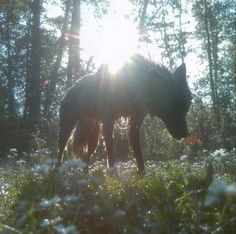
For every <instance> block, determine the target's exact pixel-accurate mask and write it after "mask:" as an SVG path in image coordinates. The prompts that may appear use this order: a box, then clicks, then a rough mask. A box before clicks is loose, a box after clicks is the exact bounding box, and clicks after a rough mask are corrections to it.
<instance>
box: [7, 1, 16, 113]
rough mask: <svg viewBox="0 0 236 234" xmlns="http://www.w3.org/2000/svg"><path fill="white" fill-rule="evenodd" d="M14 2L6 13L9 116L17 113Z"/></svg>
mask: <svg viewBox="0 0 236 234" xmlns="http://www.w3.org/2000/svg"><path fill="white" fill-rule="evenodd" d="M11 8H12V4H11V3H10V4H9V7H8V8H7V13H6V14H7V15H6V46H7V88H8V103H7V104H8V114H9V117H14V116H15V115H16V103H15V97H14V87H15V80H14V77H13V75H12V69H13V66H12V65H13V64H12V52H11V50H12V47H11V25H10V24H11V23H10V21H11V12H12V9H11Z"/></svg>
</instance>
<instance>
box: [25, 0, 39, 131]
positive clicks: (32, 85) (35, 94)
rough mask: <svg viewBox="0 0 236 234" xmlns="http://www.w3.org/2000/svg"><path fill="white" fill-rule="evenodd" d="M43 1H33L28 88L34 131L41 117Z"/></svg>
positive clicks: (29, 114)
mask: <svg viewBox="0 0 236 234" xmlns="http://www.w3.org/2000/svg"><path fill="white" fill-rule="evenodd" d="M40 12H41V1H40V0H34V1H33V3H32V44H31V56H30V77H29V84H28V85H29V86H28V87H29V90H28V92H29V93H28V100H27V103H28V116H27V121H28V123H27V125H28V130H29V131H31V133H32V132H34V131H35V130H36V128H37V124H38V122H39V117H40V97H41V84H40V60H41V51H40V50H41V35H40Z"/></svg>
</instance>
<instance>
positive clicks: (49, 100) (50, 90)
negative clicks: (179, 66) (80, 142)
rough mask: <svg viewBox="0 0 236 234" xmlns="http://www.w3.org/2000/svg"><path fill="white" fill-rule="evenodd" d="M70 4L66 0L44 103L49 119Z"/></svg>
mask: <svg viewBox="0 0 236 234" xmlns="http://www.w3.org/2000/svg"><path fill="white" fill-rule="evenodd" d="M70 5H71V0H67V1H66V9H65V16H64V22H63V25H62V30H61V36H60V38H59V40H58V43H57V58H56V62H55V64H54V66H53V69H52V73H51V79H50V82H49V86H48V89H47V93H46V100H45V103H44V115H45V116H46V118H47V119H48V120H50V118H51V110H50V107H51V104H52V101H53V95H54V93H55V89H56V84H57V81H58V78H57V77H58V70H59V68H60V65H61V60H62V56H63V50H64V47H65V36H66V31H67V25H68V18H69V10H70Z"/></svg>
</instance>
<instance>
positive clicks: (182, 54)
mask: <svg viewBox="0 0 236 234" xmlns="http://www.w3.org/2000/svg"><path fill="white" fill-rule="evenodd" d="M178 38H179V39H178V43H179V52H180V58H181V61H182V63H184V57H185V55H186V51H185V46H184V44H185V43H184V37H183V30H182V0H179V37H178Z"/></svg>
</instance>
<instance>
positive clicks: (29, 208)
mask: <svg viewBox="0 0 236 234" xmlns="http://www.w3.org/2000/svg"><path fill="white" fill-rule="evenodd" d="M39 155H41V159H40V160H38V158H39ZM49 156H50V155H49V152H37V157H36V156H35V155H32V157H34V163H32V164H26V162H25V161H24V160H21V161H16V162H15V163H12V164H10V163H9V162H8V163H7V164H6V165H5V166H4V168H2V170H1V171H4V173H2V175H1V180H2V181H1V193H0V206H1V207H0V209H1V216H0V220H1V223H2V225H0V231H1V230H11V231H12V233H14V232H15V233H63V234H64V233H73V234H75V233H82V234H91V233H98V234H106V233H111V234H113V233H114V234H116V233H117V234H118V233H138V234H139V233H140V234H141V233H153V234H154V233H235V230H236V184H235V176H236V157H235V151H232V152H231V153H227V152H226V151H217V152H214V153H212V154H209V156H208V157H206V156H205V158H204V160H203V159H202V160H199V161H198V163H192V162H189V161H188V158H187V156H186V157H182V158H181V160H178V161H177V160H172V161H168V162H154V161H147V162H146V175H145V176H144V177H143V178H142V177H140V176H138V175H137V174H136V165H135V163H134V162H133V161H129V162H127V163H119V164H117V170H118V174H119V176H117V177H109V176H107V175H106V169H105V166H104V164H105V163H104V162H103V161H101V162H99V161H98V162H95V163H93V164H92V166H91V169H90V172H89V174H88V175H85V174H84V172H83V167H84V163H83V162H81V161H75V160H70V161H67V162H66V163H64V164H63V165H62V166H61V167H60V168H55V167H54V166H53V165H54V162H53V161H49V160H48V158H49ZM42 158H43V159H42ZM46 159H47V160H46ZM35 160H37V163H36V164H35ZM12 161H13V160H12ZM3 169H4V170H3ZM4 186H5V187H4ZM10 227H11V228H10ZM1 233H4V231H2V232H1ZM5 233H11V232H7V231H5Z"/></svg>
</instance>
